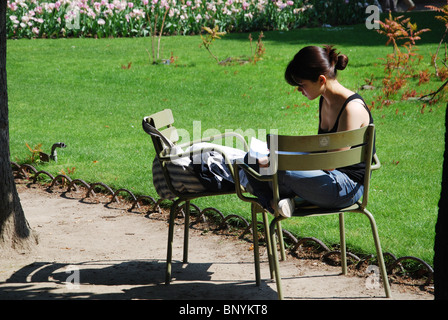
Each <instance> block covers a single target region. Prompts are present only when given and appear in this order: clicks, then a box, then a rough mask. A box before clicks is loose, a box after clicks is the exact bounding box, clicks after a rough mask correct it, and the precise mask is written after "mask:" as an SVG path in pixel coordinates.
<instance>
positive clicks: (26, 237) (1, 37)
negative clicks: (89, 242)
mask: <svg viewBox="0 0 448 320" xmlns="http://www.w3.org/2000/svg"><path fill="white" fill-rule="evenodd" d="M35 243H36V237H35V235H34V233H33V232H32V231H31V229H30V228H29V226H28V223H27V221H26V219H25V214H24V212H23V209H22V205H21V204H20V198H19V195H18V193H17V189H16V185H15V182H14V176H13V173H12V167H11V160H10V153H9V122H8V93H7V83H6V1H0V253H5V252H7V251H9V250H8V249H14V250H22V251H23V250H29V249H31V248H32V245H34V244H35Z"/></svg>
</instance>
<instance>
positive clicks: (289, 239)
mask: <svg viewBox="0 0 448 320" xmlns="http://www.w3.org/2000/svg"><path fill="white" fill-rule="evenodd" d="M11 165H12V167H13V170H16V171H19V172H20V174H22V176H23V177H24V178H25V179H28V180H32V183H36V181H37V179H38V177H39V176H40V175H46V176H48V177H49V178H50V179H51V183H50V185H49V187H48V189H51V188H53V187H54V186H55V185H56V184H57V182H58V180H62V181H64V180H66V181H64V183H65V184H66V185H67V190H66V192H69V191H71V190H72V189H77V188H78V187H77V186H78V185H82V186H83V187H85V188H86V189H87V192H86V194H85V197H86V198H88V197H90V196H91V195H93V196H94V195H95V191H94V190H95V189H98V188H99V187H101V188H102V189H104V191H103V193H106V191H107V193H109V194H111V195H112V197H111V200H110V201H109V203H112V202H118V198H117V197H118V195H119V194H120V193H123V192H125V193H127V194H128V195H129V196H130V198H131V199H130V200H128V202H130V203H131V204H132V205H131V207H130V208H129V209H128V211H132V210H134V209H135V208H136V207H140V205H139V203H141V202H142V201H144V200H145V201H149V202H151V203H152V205H153V207H152V211H153V212H155V211H158V212H159V213H160V212H161V207H160V203H161V202H162V201H163V199H159V200H155V199H154V198H153V197H151V196H147V195H142V196H138V197H136V196H135V195H134V194H133V193H132V192H131V191H130V190H128V189H125V188H120V189H118V190H116V191H113V190H112V189H111V188H110V187H109V186H108V185H106V184H105V183H102V182H96V183H91V184H89V183H87V182H85V181H84V180H82V179H71V178H70V177H68V176H67V175H65V174H58V175H57V176H53V175H52V174H51V173H49V172H47V171H45V170H40V171H38V170H36V168H34V167H33V166H32V165H30V164H22V165H19V164H17V163H16V162H11ZM28 171H32V172H33V174H34V175H33V177H32V178H31V177H30V176H29V174H28ZM190 205H191V206H192V207H193V208H194V209H195V211H196V212H197V214H198V217H197V220H196V222H193V224H195V223H198V222H199V221H200V220H202V221H203V222H205V221H206V220H207V219H206V213H207V212H210V211H212V212H214V214H213V216H212V217H209V220H210V219H211V218H213V220H214V223H215V224H217V225H218V229H219V228H227V227H229V226H230V225H232V226H233V227H235V226H236V227H237V228H239V229H243V232H242V234H241V235H240V238H243V237H244V236H245V235H246V234H251V233H252V230H251V229H252V227H251V224H250V223H249V222H248V221H247V220H246V219H245V218H243V217H241V216H239V215H237V214H230V215H226V216H225V215H224V214H222V213H221V211H219V210H218V209H216V208H213V207H208V208H205V209H203V210H201V209H200V208H199V207H198V206H196V205H194V204H192V203H191V204H190ZM181 208H182V206H180V207H179V208H178V210H182V209H181ZM209 216H210V215H209ZM216 216H217V217H219V219H216ZM235 220H238V222H235ZM241 225H242V226H243V227H241ZM258 225H259V226H261V228H263V223H262V222H260V221H258ZM283 237H284V239H285V242H286V244H287V245H288V246H289V251H290V253H291V254H295V253H296V252H297V251H298V250H299V249H300V247H302V246H303V245H304V244H305V243H307V242H314V247H315V250H316V251H317V248H319V247H320V248H321V250H322V251H324V252H325V253H324V254H323V256H322V260H323V261H327V262H328V261H331V259H330V257H331V256H333V255H335V254H340V250H331V249H330V248H329V247H328V246H327V245H325V244H324V243H323V242H322V241H321V240H319V239H317V238H314V237H307V238H301V239H297V238H296V237H295V236H294V235H293V234H292V233H291V232H289V231H287V230H285V229H283ZM384 255H385V256H386V257H388V258H389V259H386V260H390V261H386V269H387V272H388V273H389V274H390V275H393V273H394V270H396V269H397V268H398V269H399V270H401V272H402V273H407V270H405V267H404V266H403V261H406V260H412V261H415V262H417V263H419V264H420V265H421V266H423V267H424V268H425V269H426V274H425V275H427V278H426V281H425V283H424V284H423V286H429V285H430V284H431V281H432V280H433V277H434V270H433V268H432V267H431V266H430V265H429V264H428V263H426V262H425V261H424V260H422V259H420V258H417V257H413V256H404V257H400V258H397V257H395V256H394V255H393V254H392V253H390V252H385V253H384ZM347 256H348V257H350V258H351V259H352V260H353V261H356V263H355V266H356V269H360V268H361V266H362V265H363V264H364V263H368V262H369V260H372V259H373V258H374V256H373V255H372V254H371V255H367V257H364V258H360V257H359V256H357V255H355V254H353V253H351V252H347ZM420 271H422V269H420ZM419 276H420V277H423V276H424V273H422V272H420V273H419Z"/></svg>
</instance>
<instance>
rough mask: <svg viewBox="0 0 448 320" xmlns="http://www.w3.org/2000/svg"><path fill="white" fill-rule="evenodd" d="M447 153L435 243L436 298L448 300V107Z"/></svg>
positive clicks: (447, 127) (447, 128)
mask: <svg viewBox="0 0 448 320" xmlns="http://www.w3.org/2000/svg"><path fill="white" fill-rule="evenodd" d="M445 128H446V130H445V153H444V161H443V172H442V191H441V193H440V200H439V216H438V218H437V223H436V238H435V243H434V298H435V299H436V300H448V185H447V184H448V148H447V146H448V105H447V110H446V114H445Z"/></svg>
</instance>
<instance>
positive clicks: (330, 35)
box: [220, 11, 445, 47]
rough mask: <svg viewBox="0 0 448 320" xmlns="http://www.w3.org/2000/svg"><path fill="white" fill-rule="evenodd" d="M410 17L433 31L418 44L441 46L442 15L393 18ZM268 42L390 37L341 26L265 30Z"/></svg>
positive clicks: (357, 41) (244, 36)
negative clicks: (439, 16)
mask: <svg viewBox="0 0 448 320" xmlns="http://www.w3.org/2000/svg"><path fill="white" fill-rule="evenodd" d="M401 15H403V16H405V17H410V18H411V20H410V21H411V22H412V23H416V24H417V28H418V30H420V29H425V28H429V29H431V31H429V32H424V33H423V34H422V35H421V40H418V41H417V45H423V44H438V43H439V42H440V40H441V38H442V35H443V33H444V31H445V28H444V25H443V23H442V22H441V21H439V20H437V19H436V18H435V16H437V15H441V14H440V13H436V12H433V11H420V12H406V13H404V12H403V13H396V14H394V16H401ZM386 18H388V15H386V14H382V15H381V17H380V20H381V21H385V19H386ZM249 33H252V37H253V38H254V39H257V37H258V34H259V32H258V31H253V32H248V33H229V34H227V35H225V36H224V37H222V39H221V40H220V41H223V40H241V41H247V42H248V41H249V40H248V34H249ZM264 35H265V38H264V39H263V41H265V42H268V41H270V42H281V43H282V44H291V45H301V46H305V45H310V44H316V45H318V44H334V45H344V46H367V47H370V46H384V45H385V43H386V41H387V38H386V37H385V36H384V35H380V34H378V33H377V32H376V30H374V29H370V30H369V29H368V28H367V27H366V26H365V24H357V25H341V26H331V27H321V28H300V29H295V30H290V31H264Z"/></svg>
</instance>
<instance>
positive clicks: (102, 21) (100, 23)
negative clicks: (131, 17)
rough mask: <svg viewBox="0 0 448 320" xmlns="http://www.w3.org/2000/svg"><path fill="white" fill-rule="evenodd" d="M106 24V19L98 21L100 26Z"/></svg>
mask: <svg viewBox="0 0 448 320" xmlns="http://www.w3.org/2000/svg"><path fill="white" fill-rule="evenodd" d="M105 23H106V21H104V19H101V18H99V19H98V24H99V25H100V26H102V25H104V24H105Z"/></svg>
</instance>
